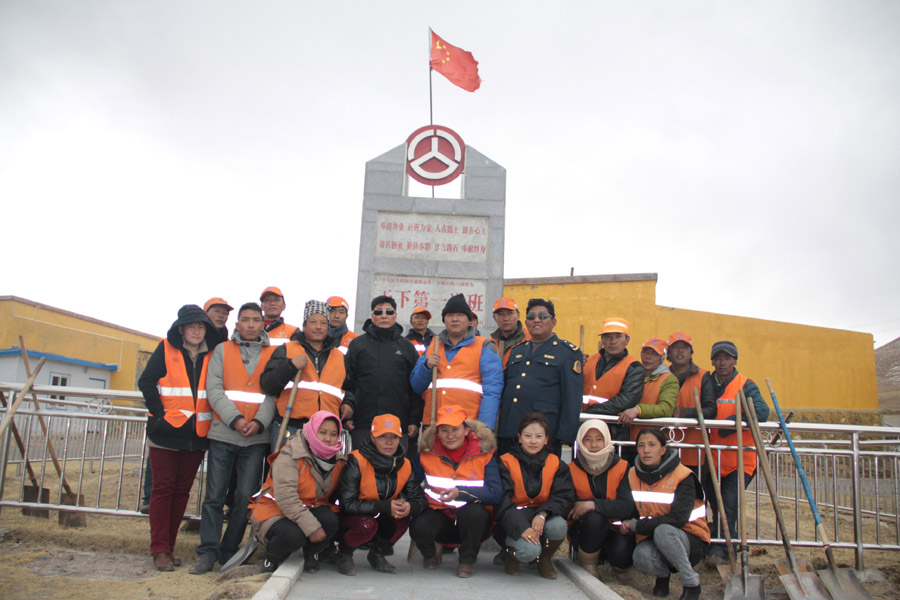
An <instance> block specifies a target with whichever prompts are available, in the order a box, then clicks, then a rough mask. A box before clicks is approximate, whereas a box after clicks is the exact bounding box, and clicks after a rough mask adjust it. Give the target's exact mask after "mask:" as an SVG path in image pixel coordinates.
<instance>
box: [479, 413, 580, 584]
mask: <svg viewBox="0 0 900 600" xmlns="http://www.w3.org/2000/svg"><path fill="white" fill-rule="evenodd" d="M549 443H550V424H549V423H548V422H547V419H545V418H544V415H543V414H542V413H530V414H527V415H525V416H524V417H523V418H522V421H521V422H520V423H519V433H518V438H517V442H516V444H515V445H514V446H513V448H512V450H510V451H509V452H507V453H506V454H504V455H503V456H501V457H500V465H499V467H500V480H501V481H502V482H503V498H502V499H501V500H500V504H498V505H497V508H496V511H495V513H494V516H495V517H496V519H497V522H498V523H499V524H500V527H501V528H502V536H503V539H504V540H505V545H506V551H505V552H506V556H505V567H506V572H507V573H508V574H510V575H516V574H517V573H518V572H519V563H520V562H526V563H528V562H531V561H533V560H534V559H537V560H538V571H539V572H540V574H541V577H545V578H547V579H556V576H557V575H556V569H554V568H553V562H552V561H551V559H552V558H553V554H554V553H555V552H556V550H557V549H558V548H559V546H560V545H561V544H562V542H563V540H564V539H566V521H565V517H566V515H568V514H569V511H571V510H572V505H573V503H574V502H575V489H574V488H573V487H572V476H571V475H570V474H569V466H568V465H567V464H566V463H564V462H562V461H561V460H560V459H559V457H558V456H557V455H556V454H554V453H553V452H551V451H550V447H549V446H548V444H549Z"/></svg>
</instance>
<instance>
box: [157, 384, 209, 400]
mask: <svg viewBox="0 0 900 600" xmlns="http://www.w3.org/2000/svg"><path fill="white" fill-rule="evenodd" d="M156 389H158V390H159V395H160V396H191V397H193V392H192V391H191V388H189V387H168V386H161V385H157V386H156ZM197 398H206V390H197Z"/></svg>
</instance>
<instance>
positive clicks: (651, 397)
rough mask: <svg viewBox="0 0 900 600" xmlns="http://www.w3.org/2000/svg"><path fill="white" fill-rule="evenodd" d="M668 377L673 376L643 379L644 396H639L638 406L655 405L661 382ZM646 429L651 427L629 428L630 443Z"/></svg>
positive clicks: (637, 426) (671, 375) (666, 375)
mask: <svg viewBox="0 0 900 600" xmlns="http://www.w3.org/2000/svg"><path fill="white" fill-rule="evenodd" d="M669 377H675V375H673V374H672V373H662V374H661V375H660V376H659V377H657V378H656V379H649V378H648V377H644V395H643V396H641V401H640V404H656V403H657V402H659V390H660V388H662V384H663V382H664V381H665V380H666V379H668V378H669ZM639 418H640V417H639ZM647 427H652V425H632V426H631V427H630V428H629V429H630V430H631V433H630V436H631V441H632V442H633V441H635V440H636V439H637V436H638V434H639V433H640V432H641V430H642V429H646V428H647Z"/></svg>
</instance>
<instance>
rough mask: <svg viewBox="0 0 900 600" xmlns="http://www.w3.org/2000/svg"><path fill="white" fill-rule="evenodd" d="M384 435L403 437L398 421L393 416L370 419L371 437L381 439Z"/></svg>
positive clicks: (379, 416)
mask: <svg viewBox="0 0 900 600" xmlns="http://www.w3.org/2000/svg"><path fill="white" fill-rule="evenodd" d="M386 433H393V434H394V435H396V436H397V437H403V432H402V431H401V430H400V419H398V418H397V417H395V416H394V415H378V416H377V417H375V418H374V419H372V436H373V437H381V436H383V435H384V434H386Z"/></svg>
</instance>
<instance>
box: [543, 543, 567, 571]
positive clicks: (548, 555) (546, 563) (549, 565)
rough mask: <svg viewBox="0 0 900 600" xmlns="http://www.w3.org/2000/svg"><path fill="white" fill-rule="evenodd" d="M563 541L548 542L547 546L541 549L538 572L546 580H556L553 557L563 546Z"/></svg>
mask: <svg viewBox="0 0 900 600" xmlns="http://www.w3.org/2000/svg"><path fill="white" fill-rule="evenodd" d="M562 542H563V541H562V540H547V545H546V546H544V547H543V548H542V549H541V554H540V556H538V572H539V573H540V574H541V577H543V578H544V579H556V577H557V575H556V569H554V568H553V561H552V560H551V559H552V558H553V555H554V554H556V551H557V550H559V547H560V546H561V545H562Z"/></svg>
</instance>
